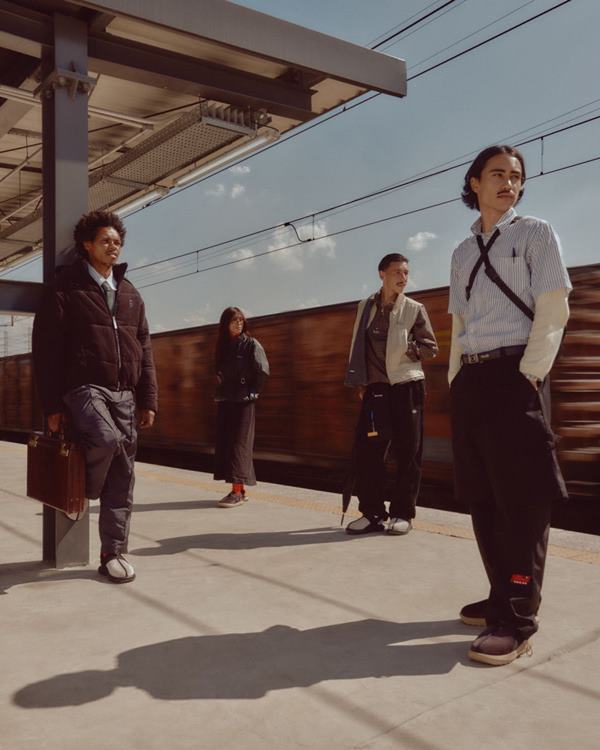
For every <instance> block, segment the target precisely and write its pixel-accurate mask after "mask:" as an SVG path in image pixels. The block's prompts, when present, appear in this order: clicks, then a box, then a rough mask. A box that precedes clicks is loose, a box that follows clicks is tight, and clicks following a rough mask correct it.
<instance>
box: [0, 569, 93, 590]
mask: <svg viewBox="0 0 600 750" xmlns="http://www.w3.org/2000/svg"><path fill="white" fill-rule="evenodd" d="M96 565H97V564H96ZM91 579H95V580H96V581H98V582H99V583H106V582H107V580H106V578H101V577H100V576H99V575H98V573H97V571H96V567H92V568H86V569H81V568H78V569H73V568H71V569H63V570H57V569H56V568H54V567H52V566H51V565H48V564H47V563H45V562H42V561H35V562H19V563H5V564H3V565H0V596H1V595H2V594H7V593H8V589H10V588H12V587H13V586H21V585H23V584H26V583H51V582H52V581H74V580H91Z"/></svg>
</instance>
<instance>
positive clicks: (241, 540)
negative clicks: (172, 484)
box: [131, 526, 372, 557]
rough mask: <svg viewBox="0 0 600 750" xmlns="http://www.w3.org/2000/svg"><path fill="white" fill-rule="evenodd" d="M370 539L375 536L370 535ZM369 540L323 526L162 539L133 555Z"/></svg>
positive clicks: (133, 552)
mask: <svg viewBox="0 0 600 750" xmlns="http://www.w3.org/2000/svg"><path fill="white" fill-rule="evenodd" d="M367 536H372V534H369V535H367ZM364 538H365V537H364V536H363V537H357V536H350V535H349V534H346V533H345V532H344V530H343V529H341V528H332V527H331V526H323V527H320V528H313V529H296V530H294V531H258V532H248V533H243V534H195V535H192V536H176V537H170V538H168V539H158V540H157V543H158V544H159V545H160V546H159V547H143V548H141V549H135V550H131V554H132V555H140V556H141V557H146V556H153V555H176V554H177V553H179V552H186V551H187V550H192V549H204V550H206V549H225V550H234V549H237V550H242V549H261V548H265V547H299V546H304V545H306V544H327V543H330V542H351V541H353V542H354V543H355V544H356V543H358V540H359V539H364Z"/></svg>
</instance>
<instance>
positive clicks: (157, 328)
mask: <svg viewBox="0 0 600 750" xmlns="http://www.w3.org/2000/svg"><path fill="white" fill-rule="evenodd" d="M166 330H167V327H166V326H164V325H163V324H162V323H152V325H151V326H150V333H162V332H163V331H166Z"/></svg>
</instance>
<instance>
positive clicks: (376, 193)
mask: <svg viewBox="0 0 600 750" xmlns="http://www.w3.org/2000/svg"><path fill="white" fill-rule="evenodd" d="M570 2H571V0H562V2H560V3H557V4H556V5H554V6H552V7H550V8H547V9H546V10H544V11H541V12H540V13H537V14H536V15H534V16H531V17H529V18H527V19H525V20H523V21H521V22H520V23H518V24H515V25H514V26H512V27H510V28H508V29H505V30H504V31H502V32H499V33H498V34H495V35H494V36H492V37H489V38H488V39H485V40H483V41H481V42H479V43H478V44H476V45H473V46H472V47H470V48H468V49H466V50H463V51H461V52H459V53H457V54H456V55H453V56H451V57H450V58H447V59H446V60H443V61H441V62H439V63H437V64H435V65H433V66H431V67H429V68H427V69H426V70H424V71H421V72H419V73H418V74H416V75H415V76H412V77H410V78H409V79H408V80H409V81H410V80H413V79H414V78H418V77H420V76H422V75H424V74H426V73H428V72H430V71H432V70H435V69H437V68H439V67H441V66H442V65H445V64H447V63H449V62H451V61H453V60H455V59H457V58H459V57H461V56H463V55H465V54H467V53H469V52H471V51H473V50H475V49H478V48H480V47H482V46H483V45H485V44H488V43H489V42H491V41H494V40H495V39H498V38H500V37H502V36H504V35H506V34H508V33H510V32H512V31H514V30H515V29H517V28H521V27H522V26H524V25H526V24H528V23H530V22H532V21H534V20H537V19H539V18H541V17H542V16H545V15H547V14H548V13H550V12H552V11H554V10H557V9H558V8H560V7H562V6H564V5H566V4H568V3H570ZM527 4H528V3H525V4H524V5H527ZM448 5H450V3H445V4H444V5H442V6H440V7H439V8H437V9H436V11H435V12H437V11H439V10H442V9H443V8H445V7H446V6H448ZM427 7H428V8H429V7H431V6H427ZM522 7H524V6H521V8H522ZM517 10H519V8H518V9H517ZM430 15H431V13H429V14H427V16H430ZM506 15H510V14H506ZM421 20H424V17H423V18H421ZM497 20H499V19H497ZM413 25H414V24H411V26H413ZM407 28H408V27H407ZM403 31H406V28H405V29H401V30H400V31H399V32H396V34H394V36H397V35H399V34H400V33H402V32H403ZM389 39H390V37H388V41H389ZM380 44H383V42H381V43H379V44H378V45H377V46H380ZM377 96H380V94H379V93H376V94H372V95H371V96H369V97H367V98H364V99H361V100H359V101H357V102H355V103H354V104H352V105H347V106H345V107H344V108H343V109H342V110H340V111H338V112H335V113H333V114H332V115H330V116H329V117H327V118H324V119H320V120H318V121H317V122H315V123H313V124H312V125H310V126H308V127H306V128H304V129H302V130H299V131H296V132H294V133H291V134H290V135H289V136H287V138H284V139H283V140H280V141H277V142H276V143H273V144H271V145H270V146H267V147H266V148H265V149H262V151H260V152H257V153H256V154H250V155H248V156H247V157H244V158H243V159H240V160H238V161H237V162H235V164H233V165H228V166H227V167H224V168H223V169H221V170H218V171H217V172H213V173H211V175H209V176H207V177H206V178H204V179H208V178H209V177H213V176H215V175H216V174H219V173H221V172H223V171H226V170H227V169H230V168H231V167H232V166H235V165H236V164H240V163H242V162H245V161H247V160H248V159H250V158H253V157H254V156H256V155H258V153H263V152H264V151H267V150H269V149H270V148H273V147H274V146H277V145H280V144H281V143H283V142H287V140H290V139H291V138H293V137H295V136H297V135H301V134H302V133H304V132H307V130H310V129H312V128H313V127H317V126H318V125H321V124H323V123H324V122H327V121H329V120H330V119H333V118H334V117H337V116H339V115H341V114H343V113H344V112H346V111H349V110H350V109H354V108H355V107H357V106H360V105H361V104H364V103H366V102H367V101H370V100H372V99H374V98H375V97H377ZM185 106H189V105H184V107H185ZM107 127H112V126H107ZM534 140H537V139H534ZM517 145H524V143H522V144H517ZM460 166H463V164H462V163H461V164H456V165H454V166H452V167H448V168H447V169H444V170H439V171H438V172H435V173H431V174H429V175H428V174H425V175H422V176H420V177H415V178H413V179H410V180H407V181H405V182H402V183H399V184H397V185H392V186H389V187H387V188H383V189H381V190H379V191H375V192H373V193H370V194H367V195H365V196H360V197H358V198H355V199H351V200H350V201H346V202H344V203H341V204H338V205H337V206H333V207H330V208H329V209H323V210H321V211H318V212H316V213H315V214H307V215H305V216H303V217H300V218H299V219H293V220H292V221H301V220H305V219H307V218H309V217H310V216H312V215H322V214H324V213H329V212H331V211H334V210H337V209H342V208H344V207H346V206H350V205H352V204H354V203H358V202H361V201H366V200H369V199H372V198H375V197H378V196H379V195H383V194H385V193H387V192H391V191H392V190H396V189H399V188H401V187H405V186H407V185H410V184H414V182H416V181H421V180H422V179H428V178H429V177H433V176H437V175H439V174H442V173H443V172H444V171H450V170H451V169H456V168H459V167H460ZM203 181H204V180H199V181H198V182H203ZM198 182H196V183H193V185H197V184H198ZM193 185H189V186H186V187H184V188H181V189H180V190H178V191H177V192H175V193H170V194H168V195H166V196H164V197H163V198H161V199H160V200H159V201H156V202H155V204H156V203H159V202H162V201H163V200H166V199H167V198H169V197H171V196H172V195H178V194H179V193H180V192H182V190H186V189H188V188H189V187H192V186H193ZM155 204H153V205H155ZM139 210H144V209H139ZM135 213H137V211H136V212H133V214H135ZM133 214H132V215H133ZM279 226H280V224H277V225H274V226H273V227H268V228H263V229H261V230H256V231H254V232H250V233H247V234H246V235H241V236H240V237H238V238H234V239H232V240H228V241H224V242H220V243H216V244H214V245H211V246H209V247H207V248H205V249H213V248H215V247H220V246H223V245H230V244H231V243H233V242H237V241H240V240H244V239H247V238H251V237H255V236H257V235H259V234H262V233H266V232H268V231H272V230H273V229H276V228H277V227H279ZM196 252H198V251H189V253H183V254H180V255H177V256H171V257H170V258H165V259H162V260H160V261H155V262H153V263H151V264H147V265H146V266H139V267H137V269H132V272H133V271H136V270H141V269H142V268H147V267H150V266H153V265H157V264H160V263H165V262H167V261H169V260H176V259H178V258H181V257H184V256H186V255H190V254H191V255H193V254H195V253H196ZM10 270H13V269H9V270H8V271H7V272H10ZM0 275H2V274H1V273H0Z"/></svg>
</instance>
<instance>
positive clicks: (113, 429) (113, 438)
mask: <svg viewBox="0 0 600 750" xmlns="http://www.w3.org/2000/svg"><path fill="white" fill-rule="evenodd" d="M63 400H64V402H65V404H66V406H67V410H68V415H69V427H70V428H71V429H72V430H73V431H74V433H75V435H74V437H75V439H76V440H77V442H79V443H80V444H81V445H82V446H83V448H84V450H85V464H86V482H85V484H86V496H87V497H88V498H90V499H97V498H99V499H100V518H99V521H98V529H99V532H100V543H101V551H102V552H103V553H108V554H119V553H120V552H127V544H128V541H129V525H130V521H131V510H132V506H133V486H134V483H135V475H134V473H133V469H134V461H135V453H136V449H137V430H136V414H135V408H136V407H135V399H134V396H133V393H132V392H131V391H110V390H109V389H108V388H102V387H100V386H95V385H84V386H81V387H80V388H75V390H73V391H70V392H69V393H67V394H66V395H65V396H64V397H63Z"/></svg>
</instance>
